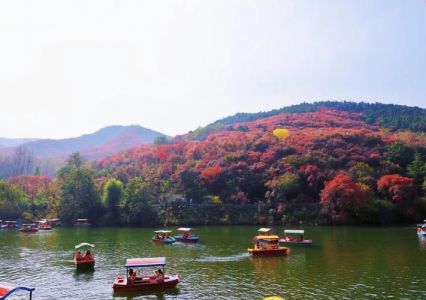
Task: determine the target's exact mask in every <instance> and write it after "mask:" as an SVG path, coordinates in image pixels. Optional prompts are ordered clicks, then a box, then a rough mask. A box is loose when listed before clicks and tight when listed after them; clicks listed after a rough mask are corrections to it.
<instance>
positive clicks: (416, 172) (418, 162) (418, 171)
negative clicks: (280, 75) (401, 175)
mask: <svg viewBox="0 0 426 300" xmlns="http://www.w3.org/2000/svg"><path fill="white" fill-rule="evenodd" d="M407 171H408V176H410V177H411V178H414V180H415V181H416V184H417V186H419V187H420V186H421V184H422V182H423V179H424V176H425V175H426V168H425V164H424V162H423V159H422V155H421V154H420V153H419V152H416V154H415V155H414V159H413V161H412V162H411V163H410V164H409V165H408V166H407Z"/></svg>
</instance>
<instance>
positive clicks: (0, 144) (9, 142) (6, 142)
mask: <svg viewBox="0 0 426 300" xmlns="http://www.w3.org/2000/svg"><path fill="white" fill-rule="evenodd" d="M36 140H37V139H8V138H0V149H3V148H8V147H17V146H19V145H22V144H24V143H28V142H33V141H36Z"/></svg>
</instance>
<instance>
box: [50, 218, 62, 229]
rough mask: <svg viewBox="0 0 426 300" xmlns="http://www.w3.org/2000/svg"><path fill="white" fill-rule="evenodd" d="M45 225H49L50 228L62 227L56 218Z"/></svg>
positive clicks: (59, 220)
mask: <svg viewBox="0 0 426 300" xmlns="http://www.w3.org/2000/svg"><path fill="white" fill-rule="evenodd" d="M47 223H49V225H50V226H51V227H60V226H62V222H61V219H58V218H55V219H49V220H47Z"/></svg>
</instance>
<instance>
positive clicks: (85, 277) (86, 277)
mask: <svg viewBox="0 0 426 300" xmlns="http://www.w3.org/2000/svg"><path fill="white" fill-rule="evenodd" d="M94 273H95V269H87V270H80V269H75V271H74V275H73V278H74V279H75V280H76V281H84V282H88V281H92V280H93V275H94Z"/></svg>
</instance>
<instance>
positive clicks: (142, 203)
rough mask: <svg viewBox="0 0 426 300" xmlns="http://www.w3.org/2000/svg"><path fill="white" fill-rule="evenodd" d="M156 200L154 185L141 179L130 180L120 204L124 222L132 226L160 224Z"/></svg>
mask: <svg viewBox="0 0 426 300" xmlns="http://www.w3.org/2000/svg"><path fill="white" fill-rule="evenodd" d="M156 200H157V197H156V190H155V188H154V186H153V185H152V184H150V183H148V182H145V181H143V180H142V178H140V177H134V178H132V179H130V180H129V182H128V183H127V186H126V188H125V189H124V197H123V198H122V200H121V202H120V208H121V210H122V219H123V221H124V222H125V223H127V224H131V225H148V226H149V225H157V224H160V223H161V222H160V220H159V218H158V209H157V207H156V205H155V203H156Z"/></svg>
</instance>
